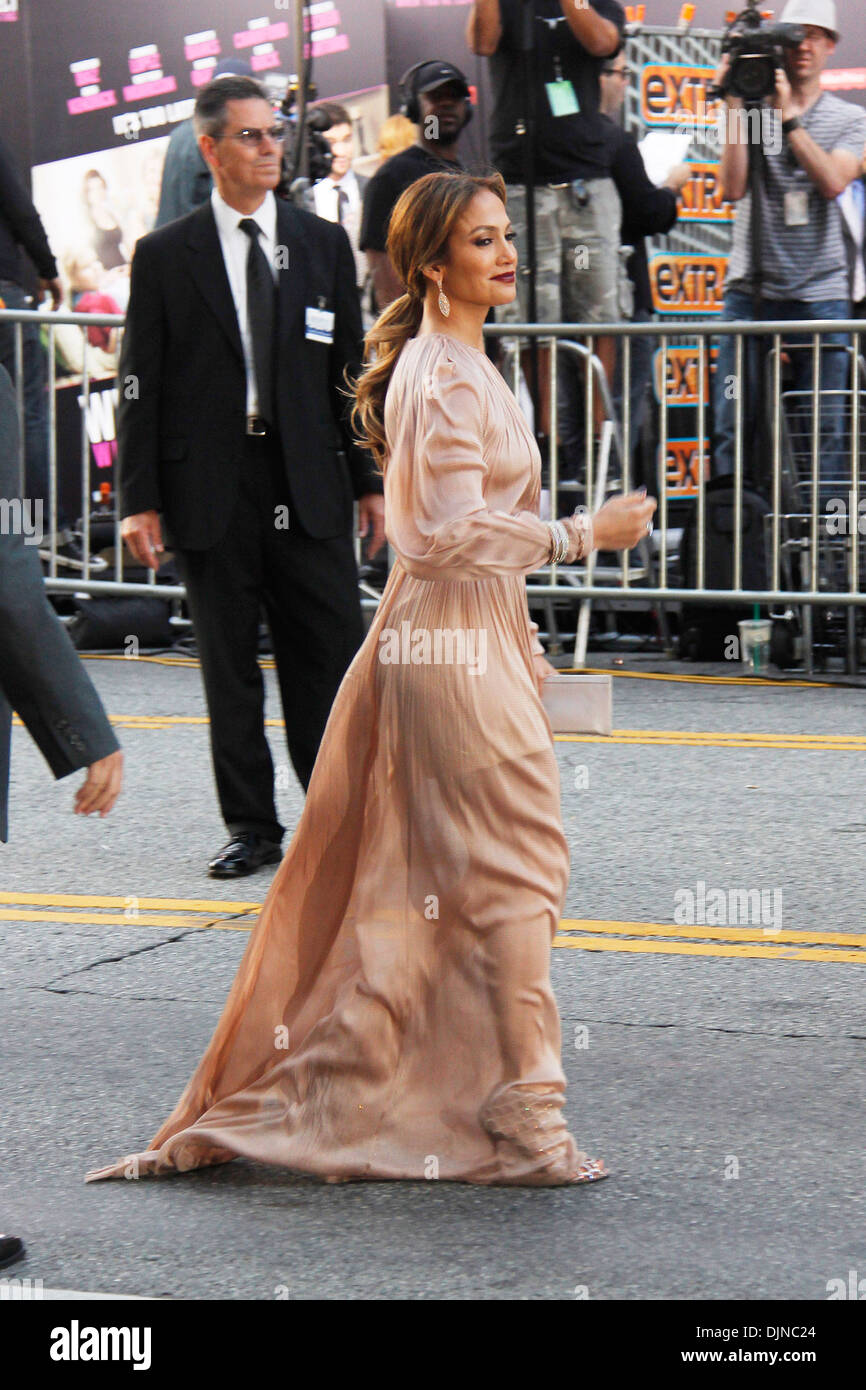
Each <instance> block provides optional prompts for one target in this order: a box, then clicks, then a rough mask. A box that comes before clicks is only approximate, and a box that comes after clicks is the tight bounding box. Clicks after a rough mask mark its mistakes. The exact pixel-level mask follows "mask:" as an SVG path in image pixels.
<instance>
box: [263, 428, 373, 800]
mask: <svg viewBox="0 0 866 1390" xmlns="http://www.w3.org/2000/svg"><path fill="white" fill-rule="evenodd" d="M272 469H273V476H274V489H275V495H274V507H275V508H276V506H278V505H281V504H282V505H285V506H288V487H287V484H286V483H285V482H284V481H283V475H282V463H281V461H280V460H279V458H278V456H277V454H276V451H275V452H274V455H273V456H272ZM273 518H274V511H272V512H271V516H270V526H269V528H268V530H269V535H268V537H267V539H266V541H265V543H264V555H265V578H264V601H265V608H266V611H267V615H268V623H269V626H270V629H271V635H272V637H273V643H274V659H275V662H276V667H277V677H278V680H279V683H280V694H281V697H282V704H283V714H284V716H285V721H286V741H287V743H288V748H289V756H290V758H291V760H292V766H293V767H294V769H295V772H296V773H297V775H298V779H299V780H300V782H301V784H302V786H303V787H304V789H306V787H307V786H308V784H309V781H310V777H311V775H312V771H313V764H314V763H315V761H316V754H317V753H318V751H319V744H320V742H321V740H322V734H323V733H324V731H325V725H326V723H327V722H328V715H329V714H330V712H331V706H332V704H333V703H334V696H335V695H336V693H337V690H338V688H339V685H340V682H341V680H342V679H343V676H344V675H345V673H346V669H347V667H348V666H349V664H350V662H351V660H352V658H353V656H354V655H355V652H356V651H357V650H358V647H359V646H360V645H361V642H362V640H363V636H364V624H363V619H362V616H361V603H360V596H359V593H358V570H357V566H356V564H355V556H354V550H353V546H352V538H351V534H350V533H349V532H348V531H347V533H346V535H345V536H336V537H333V538H328V539H325V540H314V539H312V538H311V537H310V536H307V535H306V534H305V533H304V532H303V531H302V530H301V529H300V527H299V526H297V525H295V526H292V520H291V512H289V526H288V528H286V529H284V528H279V527H277V526H275V525H274V521H273Z"/></svg>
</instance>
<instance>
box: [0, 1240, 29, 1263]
mask: <svg viewBox="0 0 866 1390" xmlns="http://www.w3.org/2000/svg"><path fill="white" fill-rule="evenodd" d="M26 1253H27V1252H26V1251H25V1249H24V1241H23V1240H19V1239H18V1237H17V1236H0V1269H5V1268H6V1266H7V1265H14V1263H15V1261H16V1260H23V1259H24V1256H25V1254H26Z"/></svg>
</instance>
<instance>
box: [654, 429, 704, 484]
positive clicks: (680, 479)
mask: <svg viewBox="0 0 866 1390" xmlns="http://www.w3.org/2000/svg"><path fill="white" fill-rule="evenodd" d="M659 452H661V451H659ZM699 469H700V463H699V448H698V440H697V439H669V440H668V448H667V454H666V456H665V484H666V486H667V494H668V497H695V496H697V491H698V478H699V476H700V474H699ZM703 472H704V480H705V481H706V479H707V478H708V476H709V448H708V444H707V441H706V440H704V459H703Z"/></svg>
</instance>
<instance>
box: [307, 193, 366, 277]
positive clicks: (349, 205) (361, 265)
mask: <svg viewBox="0 0 866 1390" xmlns="http://www.w3.org/2000/svg"><path fill="white" fill-rule="evenodd" d="M341 190H342V192H343V193H345V195H346V198H347V199H348V201H347V202H346V204H345V207H344V211H343V227H344V229H345V231H346V235H347V236H348V238H349V241H350V243H351V246H352V254H353V255H354V257H355V279H356V281H357V284H358V287H359V288H360V287H361V286H362V285H363V283H364V280H365V279H366V276H367V258H366V256H365V255H364V253H363V252H362V251H361V250H360V249H359V247H358V242H359V241H360V238H361V215H362V213H363V211H364V203H363V199H362V197H361V190H360V188H359V187H358V180H357V178H356V176H355V171H354V169H347V170H346V173H345V174H344V175H343V177H342V178H341V179H338V180H337V182H336V183H335V182H334V180H333V179H331V178H324V179H319V182H318V183H314V184H313V211H314V212H315V213H316V215H317V217H324V219H325V221H326V222H339V221H340V191H341Z"/></svg>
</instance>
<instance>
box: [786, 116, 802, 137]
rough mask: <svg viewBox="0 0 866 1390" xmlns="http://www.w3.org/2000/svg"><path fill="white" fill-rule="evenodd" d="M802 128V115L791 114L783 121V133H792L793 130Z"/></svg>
mask: <svg viewBox="0 0 866 1390" xmlns="http://www.w3.org/2000/svg"><path fill="white" fill-rule="evenodd" d="M799 129H800V117H799V116H789V118H788V120H787V121H783V122H782V134H783V135H790V134H791V131H792V130H799Z"/></svg>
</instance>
